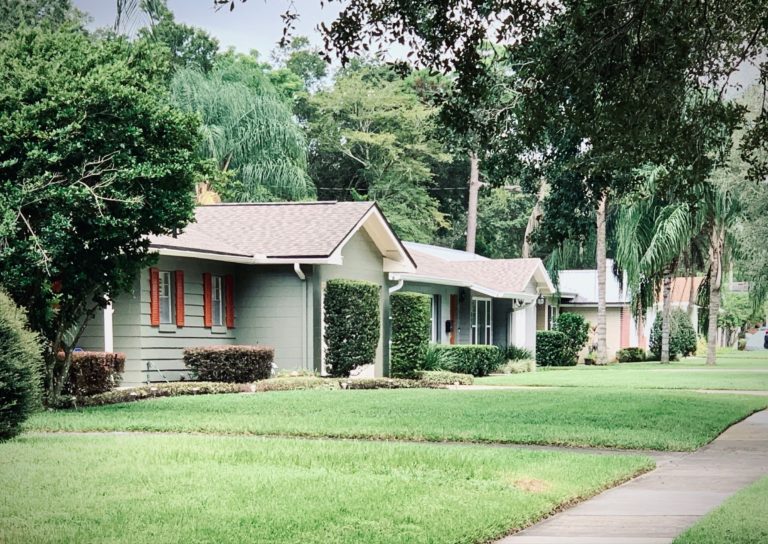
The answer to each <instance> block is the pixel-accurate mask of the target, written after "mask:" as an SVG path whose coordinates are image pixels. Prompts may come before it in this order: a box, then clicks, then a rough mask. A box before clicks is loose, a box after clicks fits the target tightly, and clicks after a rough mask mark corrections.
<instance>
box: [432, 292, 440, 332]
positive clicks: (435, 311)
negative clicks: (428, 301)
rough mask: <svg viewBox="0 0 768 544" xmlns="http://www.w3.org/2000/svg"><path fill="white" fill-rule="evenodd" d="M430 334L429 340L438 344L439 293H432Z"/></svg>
mask: <svg viewBox="0 0 768 544" xmlns="http://www.w3.org/2000/svg"><path fill="white" fill-rule="evenodd" d="M431 319H432V335H431V340H432V342H435V343H437V344H439V343H440V342H441V338H440V337H441V334H440V295H432V317H431Z"/></svg>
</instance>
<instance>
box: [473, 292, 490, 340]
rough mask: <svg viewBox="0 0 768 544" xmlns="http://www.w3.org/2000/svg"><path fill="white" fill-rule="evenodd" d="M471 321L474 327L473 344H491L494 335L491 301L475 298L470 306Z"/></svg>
mask: <svg viewBox="0 0 768 544" xmlns="http://www.w3.org/2000/svg"><path fill="white" fill-rule="evenodd" d="M469 321H470V324H471V325H472V343H473V344H491V343H493V337H492V336H493V335H492V334H491V329H492V327H493V323H492V321H491V300H490V299H487V298H473V299H472V304H471V306H470V315H469Z"/></svg>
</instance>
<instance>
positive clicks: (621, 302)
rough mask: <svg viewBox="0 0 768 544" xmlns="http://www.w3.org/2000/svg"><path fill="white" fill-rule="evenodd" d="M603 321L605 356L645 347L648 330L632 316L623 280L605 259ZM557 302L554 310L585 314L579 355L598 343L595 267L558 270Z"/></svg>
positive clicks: (611, 357)
mask: <svg viewBox="0 0 768 544" xmlns="http://www.w3.org/2000/svg"><path fill="white" fill-rule="evenodd" d="M605 269H606V270H605V323H606V344H607V351H608V359H609V360H611V359H613V358H614V357H615V356H616V352H617V351H618V350H620V349H622V348H626V347H631V346H640V347H646V343H647V342H646V337H647V333H646V332H645V330H644V327H642V326H638V323H637V322H636V321H635V319H634V318H633V317H632V312H631V311H630V306H629V304H630V300H631V297H630V295H629V293H628V292H627V289H626V283H625V282H619V280H618V279H617V278H616V276H615V275H614V273H613V261H612V260H611V259H607V260H606V265H605ZM558 288H559V290H560V293H559V296H560V305H559V310H557V311H556V312H554V317H556V316H557V315H558V314H559V313H563V312H573V313H577V314H580V315H582V316H584V319H586V320H587V321H588V322H589V324H590V334H589V341H588V342H587V346H586V347H585V348H584V349H583V350H582V353H581V356H582V357H583V356H584V355H586V353H587V352H588V351H589V350H590V349H592V348H593V347H595V346H596V344H597V335H596V329H597V298H598V289H597V270H561V271H560V274H559V284H558Z"/></svg>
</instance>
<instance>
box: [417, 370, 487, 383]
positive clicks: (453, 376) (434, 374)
mask: <svg viewBox="0 0 768 544" xmlns="http://www.w3.org/2000/svg"><path fill="white" fill-rule="evenodd" d="M417 377H418V379H419V381H420V382H421V383H423V384H427V385H430V386H439V385H472V384H473V383H475V378H474V376H472V374H459V373H458V372H448V371H447V370H423V371H421V372H419V373H418V374H417Z"/></svg>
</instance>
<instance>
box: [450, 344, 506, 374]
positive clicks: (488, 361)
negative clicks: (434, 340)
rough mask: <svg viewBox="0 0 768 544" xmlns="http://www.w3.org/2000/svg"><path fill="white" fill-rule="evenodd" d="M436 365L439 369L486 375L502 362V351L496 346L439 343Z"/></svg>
mask: <svg viewBox="0 0 768 544" xmlns="http://www.w3.org/2000/svg"><path fill="white" fill-rule="evenodd" d="M435 348H436V350H437V353H438V365H439V369H441V370H448V371H450V372H456V373H459V374H471V375H472V376H478V377H479V376H487V375H488V374H490V373H491V372H493V371H495V370H496V369H497V368H499V366H501V364H502V363H503V362H504V352H503V351H502V350H501V349H499V348H498V347H497V346H487V345H473V344H465V345H452V346H446V345H439V346H435Z"/></svg>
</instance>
